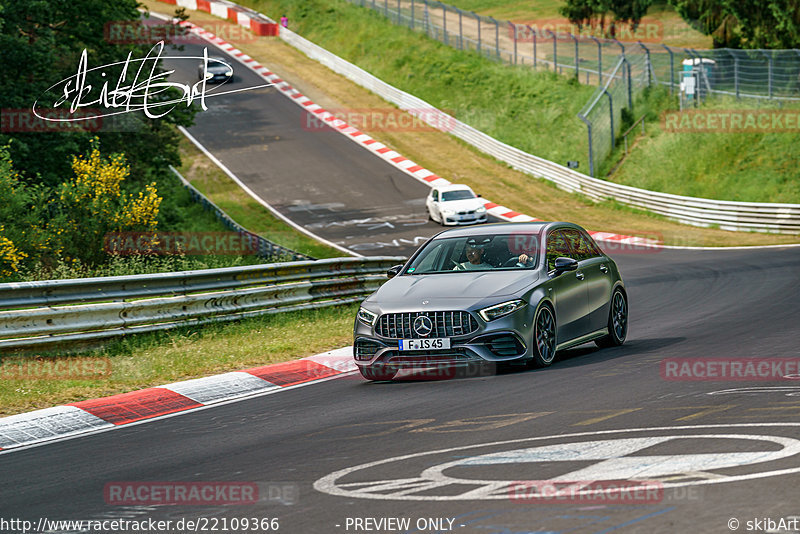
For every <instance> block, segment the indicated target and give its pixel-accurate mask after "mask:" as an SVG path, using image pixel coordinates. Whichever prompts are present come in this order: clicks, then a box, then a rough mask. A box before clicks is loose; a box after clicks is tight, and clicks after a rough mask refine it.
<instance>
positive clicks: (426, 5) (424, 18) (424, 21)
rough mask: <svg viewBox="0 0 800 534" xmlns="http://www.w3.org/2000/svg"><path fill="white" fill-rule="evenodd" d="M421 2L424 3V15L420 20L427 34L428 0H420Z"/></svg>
mask: <svg viewBox="0 0 800 534" xmlns="http://www.w3.org/2000/svg"><path fill="white" fill-rule="evenodd" d="M422 2H423V3H424V4H425V16H424V17H423V19H422V22H423V24H424V25H425V35H428V33H429V32H430V29H429V28H428V26H429V25H430V17H429V14H428V0H422Z"/></svg>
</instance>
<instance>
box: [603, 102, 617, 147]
mask: <svg viewBox="0 0 800 534" xmlns="http://www.w3.org/2000/svg"><path fill="white" fill-rule="evenodd" d="M603 92H604V93H605V94H606V96H607V97H608V116H609V118H610V119H611V150H614V146H615V140H614V138H615V137H616V134H615V133H614V98H613V97H612V96H611V93H609V92H608V89H606V88H605V87H603Z"/></svg>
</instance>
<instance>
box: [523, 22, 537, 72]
mask: <svg viewBox="0 0 800 534" xmlns="http://www.w3.org/2000/svg"><path fill="white" fill-rule="evenodd" d="M525 27H526V28H528V31H530V32H531V35H533V70H536V31H535V30H534V29H533V28H531V27H530V26H528V25H526V26H525Z"/></svg>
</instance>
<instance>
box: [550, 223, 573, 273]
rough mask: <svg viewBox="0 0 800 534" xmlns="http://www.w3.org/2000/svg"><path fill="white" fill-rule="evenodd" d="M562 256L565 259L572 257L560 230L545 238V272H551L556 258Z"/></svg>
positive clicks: (554, 266)
mask: <svg viewBox="0 0 800 534" xmlns="http://www.w3.org/2000/svg"><path fill="white" fill-rule="evenodd" d="M562 256H563V257H566V258H573V257H574V255H573V254H572V252H570V249H569V245H567V240H566V239H565V238H564V234H563V233H562V232H561V231H560V230H557V231H555V232H552V233H551V234H550V235H549V236H548V237H547V270H548V271H552V270H553V269H555V268H556V258H560V257H562Z"/></svg>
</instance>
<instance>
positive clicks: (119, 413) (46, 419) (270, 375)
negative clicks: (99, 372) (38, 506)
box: [0, 347, 356, 451]
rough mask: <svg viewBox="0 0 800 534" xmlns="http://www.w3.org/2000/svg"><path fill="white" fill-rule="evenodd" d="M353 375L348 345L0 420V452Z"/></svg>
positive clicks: (351, 352)
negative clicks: (278, 361)
mask: <svg viewBox="0 0 800 534" xmlns="http://www.w3.org/2000/svg"><path fill="white" fill-rule="evenodd" d="M354 371H356V365H355V362H354V361H353V347H343V348H341V349H336V350H332V351H328V352H324V353H322V354H317V355H314V356H309V357H308V358H302V359H300V360H295V361H291V362H284V363H276V364H273V365H266V366H263V367H254V368H251V369H245V370H243V371H236V372H231V373H224V374H221V375H216V376H208V377H204V378H196V379H194V380H185V381H182V382H174V383H172V384H166V385H164V386H158V387H153V388H147V389H143V390H140V391H132V392H130V393H121V394H119V395H112V396H110V397H103V398H100V399H92V400H85V401H80V402H75V403H72V404H68V405H66V406H56V407H54V408H45V409H43V410H36V411H33V412H28V413H23V414H19V415H12V416H9V417H4V418H2V419H0V451H5V450H8V449H17V448H20V447H26V446H30V445H36V444H39V443H43V442H47V441H53V440H60V439H64V438H68V437H73V436H78V435H82V434H87V433H94V432H98V431H102V430H108V429H111V428H114V427H118V426H123V425H128V424H131V423H137V422H141V421H146V420H150V419H155V418H159V417H164V416H167V415H170V414H176V413H179V412H187V411H191V410H197V409H200V408H204V407H206V406H213V405H216V404H221V403H225V402H231V401H235V400H240V399H243V398H247V397H253V396H258V395H263V394H266V393H275V392H278V391H280V390H285V389H287V388H292V387H299V386H304V385H308V384H313V383H316V382H320V381H323V380H329V379H331V378H334V377H337V376H340V375H343V374H350V373H352V372H354Z"/></svg>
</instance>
